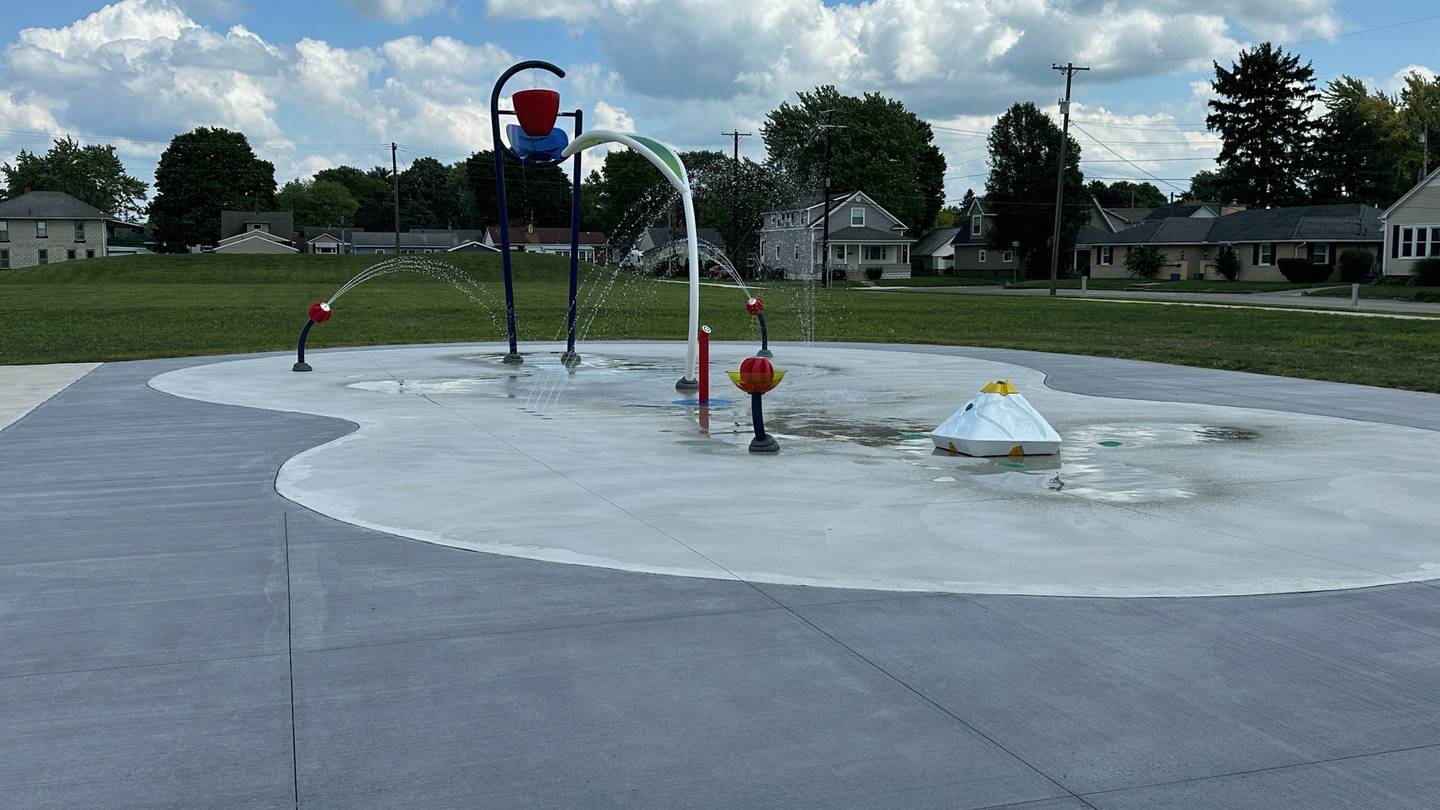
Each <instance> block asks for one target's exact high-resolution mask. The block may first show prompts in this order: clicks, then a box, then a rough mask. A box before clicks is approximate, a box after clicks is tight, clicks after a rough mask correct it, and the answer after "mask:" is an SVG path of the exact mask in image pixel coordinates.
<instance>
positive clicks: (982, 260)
mask: <svg viewBox="0 0 1440 810" xmlns="http://www.w3.org/2000/svg"><path fill="white" fill-rule="evenodd" d="M1056 171H1059V169H1056ZM987 255H988V254H987V252H986V251H985V249H984V248H981V249H980V257H979V259H980V262H981V263H984V261H985V257H986V256H987Z"/></svg>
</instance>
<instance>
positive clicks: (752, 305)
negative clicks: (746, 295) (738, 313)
mask: <svg viewBox="0 0 1440 810" xmlns="http://www.w3.org/2000/svg"><path fill="white" fill-rule="evenodd" d="M745 311H746V312H748V313H750V314H751V315H759V314H760V313H762V312H764V311H765V302H764V301H761V300H760V299H759V298H751V299H750V300H749V301H746V302H745Z"/></svg>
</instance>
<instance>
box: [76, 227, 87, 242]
mask: <svg viewBox="0 0 1440 810" xmlns="http://www.w3.org/2000/svg"><path fill="white" fill-rule="evenodd" d="M75 241H76V242H84V241H85V223H83V222H77V223H75Z"/></svg>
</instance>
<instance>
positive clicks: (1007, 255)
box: [1000, 250, 1109, 264]
mask: <svg viewBox="0 0 1440 810" xmlns="http://www.w3.org/2000/svg"><path fill="white" fill-rule="evenodd" d="M1000 261H1002V262H1005V263H1006V264H1009V263H1011V262H1013V261H1015V251H1013V250H1007V251H1005V252H1004V253H1001V254H1000ZM1106 264H1109V262H1106Z"/></svg>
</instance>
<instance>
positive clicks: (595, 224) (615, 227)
mask: <svg viewBox="0 0 1440 810" xmlns="http://www.w3.org/2000/svg"><path fill="white" fill-rule="evenodd" d="M686 168H687V170H688V169H689V166H688V164H687V166H686ZM580 195H581V196H580V199H581V204H582V205H583V206H584V210H583V211H582V212H581V221H582V223H583V224H584V225H585V227H586V228H587V229H593V230H602V231H604V232H605V233H606V236H607V238H608V239H609V240H610V244H611V245H612V246H613V247H615V248H619V249H622V250H623V249H626V248H628V247H629V246H630V245H632V244H634V243H635V240H637V239H639V238H640V232H641V229H643V228H645V227H646V226H647V225H649V224H650V222H651V221H653V219H654V218H655V217H656V216H658V215H659V214H661V213H662V212H663V207H664V205H665V204H666V203H667V202H668V201H669V200H670V198H671V197H672V196H673V193H672V191H671V189H670V184H669V183H667V182H666V181H665V178H664V176H663V175H661V174H660V170H659V169H656V168H655V167H654V166H652V165H650V161H648V160H646V159H645V158H644V157H642V156H641V155H640V153H638V152H633V151H631V150H629V149H616V150H611V151H610V152H609V153H608V154H606V155H605V162H604V163H603V164H601V166H600V168H599V169H594V170H592V171H591V172H590V176H589V177H587V178H586V180H585V183H584V184H583V186H582V187H581V192H580Z"/></svg>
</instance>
